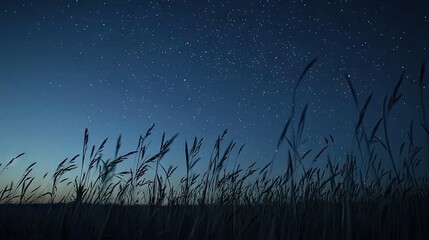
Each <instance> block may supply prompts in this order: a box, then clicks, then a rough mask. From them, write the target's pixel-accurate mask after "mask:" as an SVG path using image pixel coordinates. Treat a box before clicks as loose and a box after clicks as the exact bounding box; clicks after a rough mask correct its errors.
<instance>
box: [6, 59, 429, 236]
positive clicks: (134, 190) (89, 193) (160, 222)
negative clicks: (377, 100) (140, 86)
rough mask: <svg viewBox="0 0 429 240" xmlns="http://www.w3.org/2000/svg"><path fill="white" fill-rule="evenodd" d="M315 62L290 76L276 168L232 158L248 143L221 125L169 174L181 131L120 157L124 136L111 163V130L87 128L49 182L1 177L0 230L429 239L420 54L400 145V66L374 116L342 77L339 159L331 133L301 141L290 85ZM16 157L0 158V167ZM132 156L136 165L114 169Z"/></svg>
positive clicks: (300, 116)
mask: <svg viewBox="0 0 429 240" xmlns="http://www.w3.org/2000/svg"><path fill="white" fill-rule="evenodd" d="M315 62H316V60H313V61H312V62H310V63H309V64H308V66H307V67H306V68H305V69H304V71H303V73H302V75H301V76H300V78H299V79H298V80H297V82H296V86H295V89H294V94H293V96H292V111H291V114H290V117H289V118H288V119H286V124H285V127H284V129H283V131H281V132H280V137H279V141H278V144H277V149H280V148H286V149H287V156H282V157H281V159H282V161H284V159H286V161H287V164H286V166H287V167H286V168H285V170H284V173H283V174H282V175H279V176H275V177H273V176H272V174H271V171H272V162H270V163H269V164H267V165H265V166H259V165H257V164H256V163H254V164H251V165H249V166H246V167H242V166H241V165H240V164H239V163H237V162H236V161H234V160H235V159H237V157H238V156H239V155H240V153H241V151H242V148H243V146H244V145H243V146H237V144H236V143H234V142H231V143H229V144H225V140H224V138H225V135H226V134H227V131H225V132H223V133H222V134H221V135H220V136H219V137H218V139H217V140H216V142H215V144H214V147H213V150H212V154H211V157H210V159H200V158H199V152H200V149H201V146H202V140H201V139H197V138H195V140H194V141H193V142H192V143H186V144H185V154H184V157H183V158H184V159H185V161H184V164H185V166H186V171H185V174H184V176H182V177H181V178H180V181H178V182H175V181H172V180H171V179H172V176H174V174H176V169H177V166H167V165H166V164H165V161H163V160H164V156H165V155H166V154H168V151H169V149H170V148H171V147H172V143H173V142H174V140H175V138H176V136H177V135H176V136H173V137H171V138H167V137H165V135H163V136H162V139H161V145H160V147H159V151H158V152H156V153H154V154H149V151H148V145H147V141H148V138H149V137H150V135H151V133H152V130H153V127H154V126H151V127H150V128H149V129H148V130H147V132H146V133H145V134H144V135H142V136H141V137H140V139H139V143H138V147H137V149H136V151H132V152H128V153H126V154H123V155H120V154H119V152H120V151H119V150H120V147H121V139H120V138H119V139H118V141H117V144H116V151H115V152H116V154H115V156H114V157H113V158H112V159H110V160H106V159H105V157H104V156H103V152H104V148H105V145H106V141H107V139H106V140H105V141H104V142H103V143H102V144H101V145H100V146H90V145H89V144H88V139H89V134H88V130H85V133H84V141H83V148H82V153H81V154H79V155H76V156H74V157H72V158H67V159H65V160H63V161H62V162H60V163H59V164H58V166H57V168H56V170H55V172H53V173H51V174H47V175H45V176H43V178H44V179H45V178H46V179H50V181H49V184H48V185H47V186H41V185H37V184H36V183H35V182H37V179H36V177H34V176H32V172H33V168H34V167H35V166H37V165H35V163H33V164H31V165H29V166H28V168H27V169H26V170H25V171H24V172H23V173H22V176H21V177H20V179H19V180H18V181H17V182H16V183H15V184H12V183H10V184H8V183H2V186H0V187H1V188H0V239H429V230H428V229H429V205H428V203H429V179H428V177H429V175H428V169H429V159H428V155H429V154H428V150H429V131H428V128H429V122H428V111H427V109H426V106H425V104H426V102H425V99H426V98H427V96H424V86H425V85H424V79H425V77H424V76H425V74H424V72H425V63H424V64H423V65H422V67H421V72H420V77H419V81H418V89H417V90H416V91H417V93H416V94H418V96H419V97H420V100H421V107H420V110H421V115H420V116H415V117H416V118H415V119H413V121H412V122H410V125H409V127H407V129H408V133H407V136H408V138H407V140H405V141H404V142H403V143H401V144H400V145H398V146H396V145H395V144H394V143H393V141H392V140H391V138H390V137H389V136H390V133H391V132H392V131H394V130H393V129H390V127H389V119H390V117H391V113H392V111H393V110H394V109H395V108H397V107H399V106H398V105H399V104H398V103H400V102H401V99H402V94H401V85H402V82H403V79H404V75H402V76H401V77H400V78H399V80H398V82H397V84H396V86H395V88H394V89H392V90H391V92H390V94H389V95H387V96H386V97H385V98H384V104H383V109H382V111H380V112H382V114H381V116H379V117H378V118H377V119H378V120H377V121H376V122H375V123H374V124H372V125H371V124H369V123H368V121H367V117H368V116H367V110H368V107H369V106H370V105H371V104H372V96H373V95H372V94H370V95H369V96H367V97H366V98H365V99H362V100H364V101H363V102H360V100H359V99H358V97H357V94H356V91H355V89H354V88H353V85H352V82H351V80H350V79H349V78H348V76H347V74H346V75H345V81H346V82H347V84H348V86H349V88H350V92H351V96H352V97H353V99H354V103H355V105H356V108H357V111H356V116H357V118H356V126H355V128H354V129H352V134H351V135H353V138H354V139H353V140H354V142H355V147H354V148H353V149H350V150H348V152H347V159H346V160H345V161H342V162H338V161H334V158H335V157H334V154H333V153H332V152H330V151H329V149H330V148H329V147H330V145H332V144H334V142H335V140H334V137H333V136H331V135H329V136H327V137H326V138H325V139H324V140H325V143H326V146H325V147H322V148H321V149H308V150H306V151H304V153H302V152H303V151H302V149H301V147H302V143H303V141H304V140H303V138H302V136H303V131H304V129H305V121H306V111H307V106H305V107H304V108H303V109H302V110H301V111H299V112H298V110H297V108H296V106H295V105H296V104H295V103H296V92H297V90H298V89H299V86H300V83H301V82H302V81H303V79H304V78H305V75H306V73H307V72H308V71H309V70H310V69H311V67H312V65H313V64H314V63H315ZM362 103H363V104H362ZM416 132H418V133H422V135H423V138H417V137H416V136H415V135H416ZM276 152H277V151H276ZM22 155H23V154H19V155H18V156H17V157H16V158H13V159H11V160H10V161H6V162H1V165H0V175H1V174H2V173H4V172H5V171H8V170H9V169H10V168H11V164H12V163H13V162H14V161H19V158H21V157H22ZM310 156H311V157H310ZM130 158H133V159H135V164H134V165H133V166H134V167H133V168H132V169H130V170H127V171H117V169H118V166H120V165H121V164H123V162H124V161H130ZM273 159H274V160H276V161H279V160H278V159H280V158H279V157H278V156H275V157H274V158H273ZM274 160H273V161H274ZM200 161H207V162H208V167H207V170H206V171H204V172H197V171H196V170H195V166H196V165H197V164H199V162H200ZM304 162H306V163H308V162H310V163H312V165H310V166H308V164H307V165H306V164H303V163H304ZM320 166H322V167H320ZM68 188H69V189H71V191H69V192H67V191H61V190H62V189H68Z"/></svg>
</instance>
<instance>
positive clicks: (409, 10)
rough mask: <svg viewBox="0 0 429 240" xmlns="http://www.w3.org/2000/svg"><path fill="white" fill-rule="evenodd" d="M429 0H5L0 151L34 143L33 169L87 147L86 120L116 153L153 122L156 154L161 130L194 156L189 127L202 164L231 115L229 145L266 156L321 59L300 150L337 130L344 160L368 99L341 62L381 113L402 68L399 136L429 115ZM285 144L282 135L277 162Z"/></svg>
mask: <svg viewBox="0 0 429 240" xmlns="http://www.w3.org/2000/svg"><path fill="white" fill-rule="evenodd" d="M425 2H426V1H424V0H422V1H405V0H404V1H399V0H397V1H393V0H392V1H373V0H359V1H357V0H348V1H347V0H343V1H337V0H333V1H316V0H314V1H230V2H227V1H174V0H170V1H168V0H159V1H151V2H149V1H77V0H76V1H32V2H31V1H7V2H3V1H2V3H1V4H0V33H1V36H0V159H1V161H2V162H5V161H8V160H9V159H11V158H12V157H13V156H15V155H17V154H19V153H21V152H25V153H26V155H25V157H24V158H22V159H21V161H19V162H17V163H16V166H12V169H22V168H23V167H26V166H28V165H29V163H31V162H34V161H37V162H38V163H37V165H36V167H35V170H36V174H38V173H43V172H45V171H47V170H50V169H53V168H55V167H56V165H57V164H58V163H59V162H60V161H61V160H63V159H64V158H66V157H72V156H74V155H76V154H79V153H81V148H82V142H83V133H84V129H85V128H88V129H89V134H90V135H89V137H90V144H96V145H99V144H100V143H101V141H102V140H103V139H104V138H106V137H109V144H108V145H107V149H106V152H105V155H106V158H111V157H113V152H114V146H115V144H116V143H115V142H116V139H117V137H118V136H119V134H122V142H123V146H122V150H121V153H126V152H128V151H132V150H135V148H136V146H137V143H138V137H139V135H140V134H144V133H145V131H146V129H147V128H148V127H150V125H151V124H152V123H155V129H154V132H153V134H152V136H151V140H152V142H151V146H152V148H151V149H152V150H151V152H152V153H155V152H156V150H157V148H158V147H159V144H160V139H161V136H162V133H163V132H166V135H167V137H171V136H173V135H174V134H175V133H179V136H178V138H177V139H176V141H175V143H174V144H173V146H172V149H171V152H170V153H169V154H168V155H167V157H166V159H165V161H166V163H168V164H169V163H172V164H175V165H184V161H185V160H184V159H185V156H184V143H185V140H187V141H188V142H190V141H193V138H194V137H199V138H204V143H203V146H204V147H203V150H202V152H201V156H202V157H203V158H202V160H201V161H202V162H201V164H200V165H197V166H200V167H202V166H205V164H206V163H207V161H208V157H209V155H210V150H211V148H212V146H213V145H214V142H215V139H216V138H217V136H218V135H219V134H221V133H222V132H223V130H224V129H226V128H227V129H228V135H227V138H226V142H225V144H224V145H227V144H228V142H229V141H231V140H234V141H236V142H237V143H238V144H239V145H241V144H246V146H245V148H244V151H243V153H242V155H241V157H240V160H239V161H241V162H242V164H243V165H248V164H250V163H252V162H255V161H256V162H258V165H259V166H262V165H264V164H266V163H267V162H268V161H270V160H271V158H272V156H273V154H274V152H275V149H276V145H277V141H278V138H279V136H280V133H281V131H282V129H283V127H284V125H285V122H286V120H287V119H288V117H289V114H290V111H291V98H292V91H293V87H294V85H295V83H296V81H297V79H298V77H299V75H300V74H301V72H302V71H303V69H304V68H305V66H306V65H307V64H308V63H309V62H310V61H311V60H313V59H314V58H317V59H318V60H317V62H316V63H315V64H314V66H313V67H312V69H311V70H310V71H309V72H308V74H307V75H306V77H305V78H304V81H303V82H302V84H301V86H300V88H299V89H298V92H297V110H298V111H302V109H303V106H304V105H305V104H306V103H308V114H307V124H306V128H305V131H304V135H305V138H307V139H308V141H307V142H306V143H305V144H304V146H303V148H302V151H305V150H306V149H308V148H314V152H313V153H312V156H314V154H315V153H316V152H317V150H318V149H320V148H321V147H323V145H324V140H323V137H325V136H328V135H329V134H331V135H332V136H333V137H334V138H335V140H336V143H337V145H336V150H335V151H336V153H337V155H338V160H341V159H342V156H344V154H346V153H347V151H348V150H349V149H351V148H352V146H353V141H352V140H353V139H352V138H353V130H354V126H355V124H356V121H357V118H358V115H359V111H358V110H357V109H356V108H355V106H354V103H353V98H352V95H351V93H350V90H349V88H348V85H347V81H346V79H345V77H344V74H345V73H346V74H349V75H350V79H351V81H352V82H353V84H354V87H355V88H356V91H357V93H358V98H359V101H360V103H361V104H363V102H364V101H365V99H366V97H367V96H368V95H369V94H370V93H371V92H373V93H374V101H373V102H372V104H371V106H370V109H369V113H370V114H369V116H368V123H369V124H372V123H373V121H374V120H375V119H376V118H378V117H380V114H381V112H382V101H383V98H384V96H385V95H386V94H387V93H391V92H392V91H393V88H394V86H395V83H396V81H397V80H398V79H399V77H400V75H401V73H402V72H405V79H404V84H403V86H402V87H401V92H403V93H404V98H403V99H401V101H400V106H398V107H397V108H395V110H394V114H393V116H392V117H391V121H390V122H389V124H390V126H391V127H392V128H393V129H395V131H393V132H392V136H393V138H394V139H397V140H398V141H400V139H402V138H404V137H406V130H407V129H408V127H409V122H410V119H416V121H417V122H419V121H420V115H419V114H420V112H419V111H420V105H419V99H418V94H416V93H418V92H417V83H416V82H417V81H418V73H419V70H420V67H421V64H422V62H423V60H424V59H426V58H428V57H429V10H428V9H429V6H428V4H427V3H425ZM426 82H427V81H426ZM425 94H426V96H428V95H427V94H428V93H427V92H426V93H425ZM419 131H421V130H419ZM237 148H238V147H237ZM286 153H287V149H286V146H283V147H282V148H281V149H280V150H279V154H278V155H277V159H279V160H278V161H277V162H276V164H275V166H278V168H275V170H274V171H275V174H278V173H280V172H281V171H283V170H284V168H282V166H283V165H282V162H283V161H284V159H285V157H286ZM131 162H132V159H131V160H130V163H131ZM124 167H127V164H126V163H125V165H124ZM14 171H17V170H10V171H9V174H12V173H15V172H14ZM37 171H40V172H37ZM20 173H21V172H20Z"/></svg>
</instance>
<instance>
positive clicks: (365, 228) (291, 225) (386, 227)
mask: <svg viewBox="0 0 429 240" xmlns="http://www.w3.org/2000/svg"><path fill="white" fill-rule="evenodd" d="M428 200H429V198H428V196H419V197H415V198H407V199H402V200H395V201H393V200H389V199H388V198H385V199H382V200H380V201H376V202H375V201H374V202H372V203H352V204H351V205H350V207H347V206H344V205H340V204H338V205H335V204H327V203H322V202H313V203H307V204H300V205H297V206H296V207H295V208H294V207H292V206H279V205H277V206H276V205H272V206H235V207H234V206H188V207H184V206H163V207H161V206H156V207H150V206H119V205H80V206H76V205H72V204H53V205H51V204H49V205H35V204H33V205H0V239H429V205H428V204H429V201H428Z"/></svg>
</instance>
